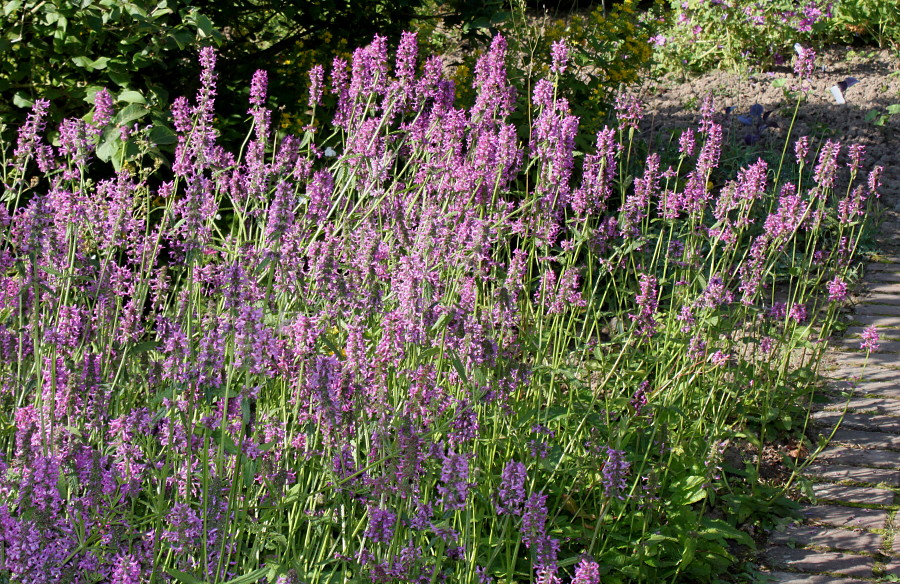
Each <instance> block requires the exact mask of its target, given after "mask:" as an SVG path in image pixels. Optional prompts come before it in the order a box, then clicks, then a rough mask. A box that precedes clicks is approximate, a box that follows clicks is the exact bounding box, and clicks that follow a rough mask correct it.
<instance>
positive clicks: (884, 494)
mask: <svg viewBox="0 0 900 584" xmlns="http://www.w3.org/2000/svg"><path fill="white" fill-rule="evenodd" d="M813 494H814V495H815V496H816V499H820V500H823V501H840V502H841V503H858V504H861V505H871V506H876V505H878V506H886V505H890V504H892V503H893V502H894V491H890V490H888V489H878V488H875V487H854V486H848V485H834V484H831V483H819V484H816V485H813Z"/></svg>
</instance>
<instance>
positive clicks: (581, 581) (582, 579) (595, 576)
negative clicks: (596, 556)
mask: <svg viewBox="0 0 900 584" xmlns="http://www.w3.org/2000/svg"><path fill="white" fill-rule="evenodd" d="M572 584H600V565H599V564H598V563H597V562H595V561H594V560H592V559H590V558H581V561H580V562H578V565H577V566H576V567H575V577H574V578H572Z"/></svg>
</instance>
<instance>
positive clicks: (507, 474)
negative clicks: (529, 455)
mask: <svg viewBox="0 0 900 584" xmlns="http://www.w3.org/2000/svg"><path fill="white" fill-rule="evenodd" d="M525 479H526V472H525V465H524V464H522V463H521V462H515V461H512V460H511V461H509V462H508V463H507V464H506V466H505V467H504V468H503V474H502V475H500V487H499V488H498V489H497V492H498V495H499V501H497V504H496V508H497V514H498V515H504V514H506V515H519V514H521V513H522V503H524V502H525Z"/></svg>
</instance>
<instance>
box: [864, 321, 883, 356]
mask: <svg viewBox="0 0 900 584" xmlns="http://www.w3.org/2000/svg"><path fill="white" fill-rule="evenodd" d="M878 346H879V345H878V329H876V328H875V325H874V324H873V325H869V326H867V327H866V328H865V329H864V330H863V332H862V342H861V343H860V344H859V350H860V351H866V352H867V353H875V352H877V351H878Z"/></svg>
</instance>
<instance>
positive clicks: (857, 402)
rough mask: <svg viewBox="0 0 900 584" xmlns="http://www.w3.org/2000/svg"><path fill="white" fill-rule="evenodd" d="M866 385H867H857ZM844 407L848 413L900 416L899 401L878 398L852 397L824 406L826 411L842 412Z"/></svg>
mask: <svg viewBox="0 0 900 584" xmlns="http://www.w3.org/2000/svg"><path fill="white" fill-rule="evenodd" d="M859 385H860V386H862V385H868V384H862V383H861V384H859ZM844 407H846V408H847V409H848V410H850V411H855V412H857V413H858V412H871V413H873V414H884V415H888V416H900V400H896V399H890V398H880V397H854V398H851V399H849V400H847V399H840V400H835V401H833V402H831V403H829V404H827V405H826V409H829V410H835V409H841V410H843V409H844Z"/></svg>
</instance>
